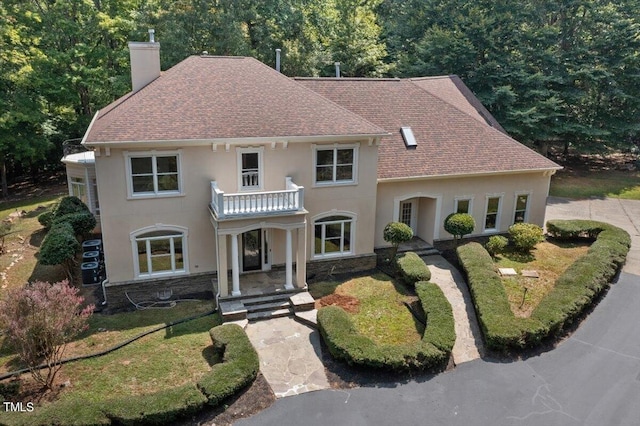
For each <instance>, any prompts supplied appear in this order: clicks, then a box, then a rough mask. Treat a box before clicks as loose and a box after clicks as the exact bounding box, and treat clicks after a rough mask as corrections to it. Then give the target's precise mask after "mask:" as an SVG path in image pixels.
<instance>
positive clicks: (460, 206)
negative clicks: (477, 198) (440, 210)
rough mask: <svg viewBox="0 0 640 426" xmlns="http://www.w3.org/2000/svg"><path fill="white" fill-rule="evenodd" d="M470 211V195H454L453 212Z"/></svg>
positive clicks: (471, 204) (471, 208) (471, 206)
mask: <svg viewBox="0 0 640 426" xmlns="http://www.w3.org/2000/svg"><path fill="white" fill-rule="evenodd" d="M472 211H473V198H472V197H456V199H455V204H454V206H453V212H454V213H467V214H471V212H472Z"/></svg>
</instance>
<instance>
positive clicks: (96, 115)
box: [80, 110, 100, 145]
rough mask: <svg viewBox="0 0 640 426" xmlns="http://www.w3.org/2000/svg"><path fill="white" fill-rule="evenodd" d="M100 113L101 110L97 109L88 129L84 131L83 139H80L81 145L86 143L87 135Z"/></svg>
mask: <svg viewBox="0 0 640 426" xmlns="http://www.w3.org/2000/svg"><path fill="white" fill-rule="evenodd" d="M98 114H100V110H98V111H96V113H95V114H94V115H93V118H92V119H91V123H89V127H87V131H86V132H84V136H82V140H81V141H80V144H81V145H85V142H86V141H87V136H89V133H90V132H91V128H92V127H93V123H95V122H96V120H97V119H98Z"/></svg>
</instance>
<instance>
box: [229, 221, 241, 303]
mask: <svg viewBox="0 0 640 426" xmlns="http://www.w3.org/2000/svg"><path fill="white" fill-rule="evenodd" d="M231 281H232V285H233V290H232V291H231V295H232V296H240V265H239V263H238V234H234V235H231Z"/></svg>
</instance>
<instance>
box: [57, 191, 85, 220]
mask: <svg viewBox="0 0 640 426" xmlns="http://www.w3.org/2000/svg"><path fill="white" fill-rule="evenodd" d="M83 212H89V207H87V205H86V204H85V203H83V202H82V200H81V199H80V198H78V197H74V196H73V195H69V196H66V197H62V199H61V200H60V202H59V203H58V205H57V206H56V207H55V209H54V210H53V214H54V216H55V219H57V218H59V217H61V216H64V215H67V214H71V213H83Z"/></svg>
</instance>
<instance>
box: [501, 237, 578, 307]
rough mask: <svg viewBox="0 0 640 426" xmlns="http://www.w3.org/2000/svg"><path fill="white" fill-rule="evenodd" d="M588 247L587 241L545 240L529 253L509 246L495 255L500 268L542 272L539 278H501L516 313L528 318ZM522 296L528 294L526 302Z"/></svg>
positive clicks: (525, 298) (520, 276) (519, 276)
mask: <svg viewBox="0 0 640 426" xmlns="http://www.w3.org/2000/svg"><path fill="white" fill-rule="evenodd" d="M588 249H589V243H587V242H585V243H576V242H560V241H558V242H553V243H552V242H548V241H545V242H542V243H539V244H538V245H536V248H535V249H534V250H532V251H531V253H530V254H521V253H518V252H516V251H513V250H512V249H510V250H508V251H506V252H505V253H503V254H501V255H498V256H496V266H497V267H498V268H513V269H515V270H516V272H518V273H520V272H522V270H535V271H537V272H538V274H539V275H540V277H539V278H526V277H523V276H522V275H518V276H516V277H503V278H502V284H503V285H504V287H505V290H506V292H507V297H508V299H509V304H510V305H511V310H512V311H513V313H514V315H516V316H519V317H528V316H529V315H530V314H531V312H532V311H533V309H535V307H536V306H538V304H539V303H540V301H541V300H542V299H543V298H544V297H545V296H546V295H547V294H548V293H549V292H550V291H551V290H552V289H553V287H554V285H555V282H556V280H557V279H558V277H559V276H560V275H562V273H564V271H565V270H566V269H567V268H568V267H569V266H570V265H571V264H572V263H573V262H574V261H575V259H577V258H578V257H580V256H582V255H584V254H585V253H586V252H587V250H588ZM525 288H526V289H527V292H526V296H525V292H524V290H525ZM523 296H525V297H524V302H523Z"/></svg>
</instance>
